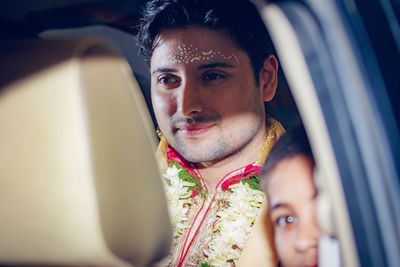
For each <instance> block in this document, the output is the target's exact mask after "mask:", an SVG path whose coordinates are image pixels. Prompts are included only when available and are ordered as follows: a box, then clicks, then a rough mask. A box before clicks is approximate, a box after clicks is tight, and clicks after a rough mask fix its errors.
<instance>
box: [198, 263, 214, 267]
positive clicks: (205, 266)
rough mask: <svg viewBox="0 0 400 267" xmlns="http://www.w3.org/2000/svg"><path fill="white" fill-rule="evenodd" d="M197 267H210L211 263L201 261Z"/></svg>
mask: <svg viewBox="0 0 400 267" xmlns="http://www.w3.org/2000/svg"><path fill="white" fill-rule="evenodd" d="M199 267H211V265H210V264H209V263H207V262H202V263H200V264H199Z"/></svg>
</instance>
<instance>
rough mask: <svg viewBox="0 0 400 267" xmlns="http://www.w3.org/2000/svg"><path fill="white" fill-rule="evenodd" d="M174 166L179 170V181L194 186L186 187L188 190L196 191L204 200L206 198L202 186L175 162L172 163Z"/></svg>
mask: <svg viewBox="0 0 400 267" xmlns="http://www.w3.org/2000/svg"><path fill="white" fill-rule="evenodd" d="M174 165H175V167H176V168H178V169H179V170H181V171H180V172H179V174H178V176H179V179H181V180H182V181H185V182H190V183H192V184H194V186H188V188H189V189H193V190H195V191H197V192H198V193H199V194H200V196H201V197H202V198H205V197H206V192H205V191H204V190H203V186H202V185H201V183H200V181H199V180H198V179H196V178H195V177H193V176H192V175H190V174H189V173H188V172H187V171H186V170H185V169H184V168H182V167H181V165H179V164H178V163H177V162H174Z"/></svg>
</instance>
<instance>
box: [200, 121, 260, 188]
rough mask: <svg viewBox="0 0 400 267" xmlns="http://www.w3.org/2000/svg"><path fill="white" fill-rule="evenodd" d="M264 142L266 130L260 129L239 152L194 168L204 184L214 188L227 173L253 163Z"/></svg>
mask: <svg viewBox="0 0 400 267" xmlns="http://www.w3.org/2000/svg"><path fill="white" fill-rule="evenodd" d="M265 140H266V129H265V127H262V129H261V130H260V131H259V132H258V133H257V134H256V136H254V138H252V139H251V141H250V142H249V143H247V144H246V145H245V146H244V147H243V148H242V149H240V150H239V151H237V152H235V153H233V154H231V155H229V156H228V157H226V158H224V159H222V160H219V161H217V162H203V163H197V164H196V167H197V169H198V170H199V172H200V174H201V176H202V177H203V179H204V180H205V182H206V183H207V184H208V185H209V186H210V187H211V188H215V186H216V185H217V184H218V182H219V181H220V180H221V179H222V178H224V176H225V175H226V174H228V173H229V172H231V171H233V170H236V169H238V168H241V167H244V166H246V165H248V164H251V163H253V162H255V161H256V160H257V159H258V157H259V155H260V152H261V149H262V147H263V145H264V143H265Z"/></svg>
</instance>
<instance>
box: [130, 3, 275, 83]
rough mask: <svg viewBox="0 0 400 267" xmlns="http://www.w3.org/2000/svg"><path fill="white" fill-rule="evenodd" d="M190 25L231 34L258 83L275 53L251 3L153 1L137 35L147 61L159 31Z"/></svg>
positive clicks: (144, 12) (146, 11) (147, 5)
mask: <svg viewBox="0 0 400 267" xmlns="http://www.w3.org/2000/svg"><path fill="white" fill-rule="evenodd" d="M188 26H203V27H206V28H209V29H212V30H225V31H226V32H228V33H229V35H230V36H231V38H232V39H233V41H234V42H235V43H236V44H237V45H238V46H239V47H240V48H241V49H243V50H244V51H245V52H246V53H247V54H248V56H249V58H250V61H251V64H252V67H253V72H254V74H255V77H256V81H257V82H258V72H259V71H260V70H261V68H262V66H263V63H264V60H265V59H266V58H267V56H268V55H269V54H273V53H274V49H273V47H272V42H271V40H270V37H269V34H268V32H267V30H266V28H265V25H264V23H263V21H262V19H261V17H260V15H259V14H258V11H257V9H256V7H255V6H254V5H253V4H252V3H250V2H249V1H248V0H234V1H232V0H152V1H149V2H147V4H146V6H145V8H144V10H143V12H142V19H141V20H140V24H139V32H138V45H139V47H140V51H141V53H142V55H143V56H144V58H145V60H146V61H150V59H151V56H152V53H153V49H154V47H153V46H154V41H155V38H156V37H157V35H158V34H159V33H160V32H162V31H163V30H166V29H171V28H185V27H188Z"/></svg>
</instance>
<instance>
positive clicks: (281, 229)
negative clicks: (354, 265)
mask: <svg viewBox="0 0 400 267" xmlns="http://www.w3.org/2000/svg"><path fill="white" fill-rule="evenodd" d="M266 186H267V196H268V199H269V205H270V217H271V222H272V225H273V228H274V233H275V247H276V250H277V253H278V257H279V260H280V261H281V263H282V264H283V266H285V267H293V266H317V265H318V235H319V231H318V226H317V222H316V216H315V211H316V210H315V209H316V206H315V204H316V201H315V199H316V195H317V190H316V188H315V185H314V182H313V162H312V161H311V160H310V159H309V158H307V157H306V156H302V155H298V156H294V157H292V158H288V159H284V160H282V161H281V162H279V163H278V164H277V165H276V166H275V167H273V169H272V170H270V172H269V173H268V178H267V184H266Z"/></svg>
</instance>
